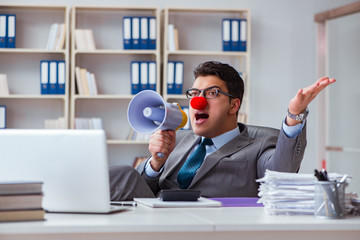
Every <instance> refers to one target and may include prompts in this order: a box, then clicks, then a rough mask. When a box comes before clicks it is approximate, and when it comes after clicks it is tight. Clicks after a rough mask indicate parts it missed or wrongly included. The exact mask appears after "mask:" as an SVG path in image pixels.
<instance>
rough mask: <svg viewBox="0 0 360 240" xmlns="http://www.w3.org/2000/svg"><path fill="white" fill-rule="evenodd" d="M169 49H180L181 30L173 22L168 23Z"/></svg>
mask: <svg viewBox="0 0 360 240" xmlns="http://www.w3.org/2000/svg"><path fill="white" fill-rule="evenodd" d="M168 50H169V51H177V50H179V31H178V29H177V28H175V26H174V25H173V24H169V25H168Z"/></svg>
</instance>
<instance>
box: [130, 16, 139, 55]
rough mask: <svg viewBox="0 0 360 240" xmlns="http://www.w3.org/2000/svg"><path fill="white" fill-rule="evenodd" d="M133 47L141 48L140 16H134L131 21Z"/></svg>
mask: <svg viewBox="0 0 360 240" xmlns="http://www.w3.org/2000/svg"><path fill="white" fill-rule="evenodd" d="M131 37H132V44H131V45H132V49H140V18H139V17H132V21H131Z"/></svg>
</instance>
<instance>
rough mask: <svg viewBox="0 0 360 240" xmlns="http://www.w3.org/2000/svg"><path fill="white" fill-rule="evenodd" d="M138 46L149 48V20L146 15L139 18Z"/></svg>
mask: <svg viewBox="0 0 360 240" xmlns="http://www.w3.org/2000/svg"><path fill="white" fill-rule="evenodd" d="M140 30H141V32H140V48H141V49H149V22H148V18H147V17H141V18H140Z"/></svg>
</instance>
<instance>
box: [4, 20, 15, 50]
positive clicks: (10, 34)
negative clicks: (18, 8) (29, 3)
mask: <svg viewBox="0 0 360 240" xmlns="http://www.w3.org/2000/svg"><path fill="white" fill-rule="evenodd" d="M15 34H16V15H13V14H9V15H8V16H7V44H6V47H7V48H15V37H16V36H15Z"/></svg>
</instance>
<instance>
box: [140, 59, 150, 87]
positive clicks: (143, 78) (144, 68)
mask: <svg viewBox="0 0 360 240" xmlns="http://www.w3.org/2000/svg"><path fill="white" fill-rule="evenodd" d="M148 73H149V70H148V63H147V62H140V91H143V90H147V89H148V88H149V86H148V83H149V76H148Z"/></svg>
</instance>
